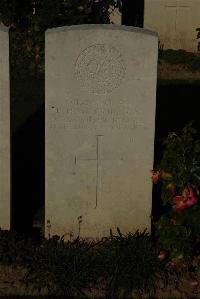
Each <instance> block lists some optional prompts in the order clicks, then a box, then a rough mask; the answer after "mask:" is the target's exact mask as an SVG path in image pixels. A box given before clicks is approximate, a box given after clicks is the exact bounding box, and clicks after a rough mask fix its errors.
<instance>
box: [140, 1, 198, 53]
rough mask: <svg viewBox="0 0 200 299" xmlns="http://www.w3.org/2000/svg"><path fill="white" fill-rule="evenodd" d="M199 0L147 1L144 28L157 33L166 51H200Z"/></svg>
mask: <svg viewBox="0 0 200 299" xmlns="http://www.w3.org/2000/svg"><path fill="white" fill-rule="evenodd" d="M199 12H200V1H199V0H145V13H144V27H145V28H148V29H151V30H154V31H157V32H158V35H159V41H160V43H161V44H162V45H163V47H164V49H174V50H178V49H183V50H186V51H190V52H197V51H198V40H197V31H196V28H198V27H199V23H200V22H199Z"/></svg>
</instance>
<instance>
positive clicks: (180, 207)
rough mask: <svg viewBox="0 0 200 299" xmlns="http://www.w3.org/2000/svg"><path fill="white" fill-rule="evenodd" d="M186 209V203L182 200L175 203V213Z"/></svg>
mask: <svg viewBox="0 0 200 299" xmlns="http://www.w3.org/2000/svg"><path fill="white" fill-rule="evenodd" d="M176 197H177V196H176ZM187 208H188V205H187V202H184V201H183V200H180V201H178V202H177V203H176V212H181V211H184V210H185V209H187Z"/></svg>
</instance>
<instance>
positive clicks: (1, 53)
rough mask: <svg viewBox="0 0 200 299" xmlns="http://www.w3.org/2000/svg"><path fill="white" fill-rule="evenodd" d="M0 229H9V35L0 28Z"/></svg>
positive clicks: (4, 28) (3, 28) (5, 30)
mask: <svg viewBox="0 0 200 299" xmlns="http://www.w3.org/2000/svg"><path fill="white" fill-rule="evenodd" d="M0 227H1V228H2V229H9V228H10V88H9V35H8V30H7V28H6V27H3V26H0Z"/></svg>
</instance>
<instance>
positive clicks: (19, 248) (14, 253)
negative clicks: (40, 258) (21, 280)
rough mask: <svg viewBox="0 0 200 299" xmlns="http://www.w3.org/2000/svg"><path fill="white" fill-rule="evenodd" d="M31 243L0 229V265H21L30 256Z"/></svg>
mask: <svg viewBox="0 0 200 299" xmlns="http://www.w3.org/2000/svg"><path fill="white" fill-rule="evenodd" d="M32 246H33V242H32V240H30V239H27V240H25V239H23V238H22V237H21V236H19V235H18V234H17V233H16V232H10V231H7V230H1V229H0V263H1V264H5V265H9V264H14V265H15V264H19V265H20V264H23V263H25V262H26V261H27V260H28V259H29V256H31V251H32Z"/></svg>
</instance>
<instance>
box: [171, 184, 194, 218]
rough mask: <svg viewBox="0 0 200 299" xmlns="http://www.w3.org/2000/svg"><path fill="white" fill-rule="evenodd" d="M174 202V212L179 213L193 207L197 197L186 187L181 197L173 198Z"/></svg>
mask: <svg viewBox="0 0 200 299" xmlns="http://www.w3.org/2000/svg"><path fill="white" fill-rule="evenodd" d="M174 202H175V204H176V208H175V210H176V212H181V211H183V210H185V209H187V208H189V207H192V206H193V205H195V204H196V203H197V196H196V195H195V194H194V190H193V189H192V188H190V187H187V188H185V189H184V190H183V192H182V195H177V196H175V197H174Z"/></svg>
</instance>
